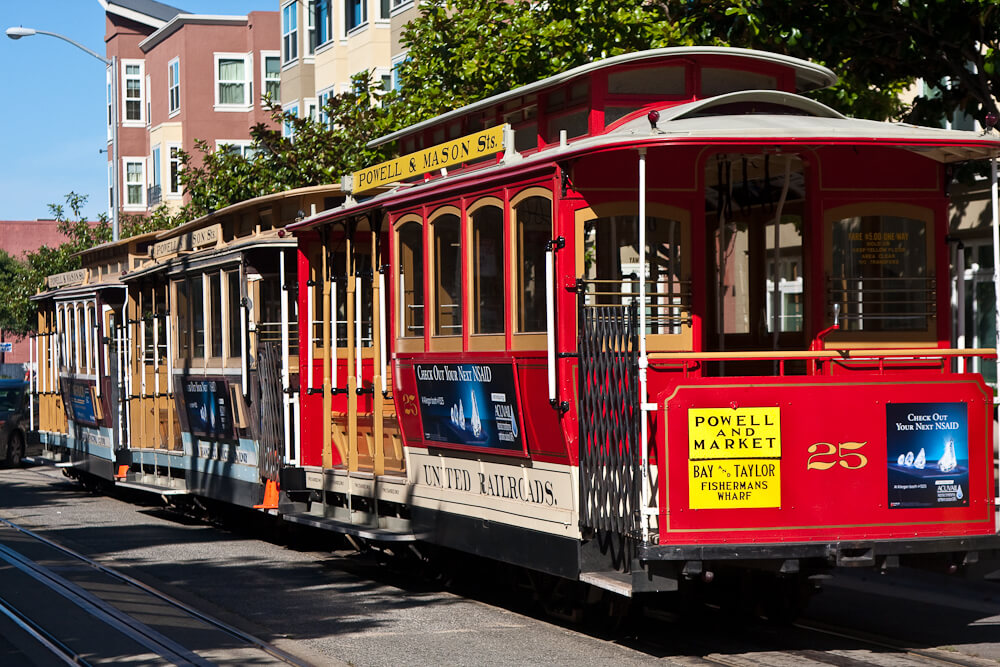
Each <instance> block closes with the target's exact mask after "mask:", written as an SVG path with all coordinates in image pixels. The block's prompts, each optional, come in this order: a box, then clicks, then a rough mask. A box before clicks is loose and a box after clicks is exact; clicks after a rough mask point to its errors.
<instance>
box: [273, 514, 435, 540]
mask: <svg viewBox="0 0 1000 667" xmlns="http://www.w3.org/2000/svg"><path fill="white" fill-rule="evenodd" d="M282 518H284V519H285V520H286V521H291V522H292V523H299V524H302V525H304V526H312V527H313V528H320V529H322V530H332V531H333V532H335V533H343V534H345V535H350V536H352V537H360V538H361V539H364V540H372V541H375V542H415V541H416V540H417V536H416V535H414V534H413V533H412V532H410V531H402V530H389V529H387V528H370V527H367V526H358V525H355V524H352V523H347V522H344V521H339V520H337V519H330V518H325V517H318V516H313V515H311V514H282Z"/></svg>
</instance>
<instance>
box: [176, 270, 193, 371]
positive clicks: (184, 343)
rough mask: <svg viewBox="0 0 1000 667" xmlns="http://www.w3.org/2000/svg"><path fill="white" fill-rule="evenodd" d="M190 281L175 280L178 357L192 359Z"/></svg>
mask: <svg viewBox="0 0 1000 667" xmlns="http://www.w3.org/2000/svg"><path fill="white" fill-rule="evenodd" d="M188 306H189V304H188V283H187V281H186V280H175V281H174V316H175V317H176V318H177V322H176V328H175V329H174V331H175V332H176V334H177V358H178V359H186V360H190V359H191V311H190V310H189V309H188Z"/></svg>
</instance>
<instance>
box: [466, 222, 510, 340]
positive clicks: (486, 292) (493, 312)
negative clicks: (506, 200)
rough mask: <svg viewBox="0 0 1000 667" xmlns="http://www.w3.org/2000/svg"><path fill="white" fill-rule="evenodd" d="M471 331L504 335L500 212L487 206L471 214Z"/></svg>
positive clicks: (502, 250)
mask: <svg viewBox="0 0 1000 667" xmlns="http://www.w3.org/2000/svg"><path fill="white" fill-rule="evenodd" d="M470 217H471V218H472V331H473V333H477V334H502V333H504V317H503V315H504V298H503V295H504V289H503V281H504V233H503V209H501V208H500V207H499V206H493V205H487V206H480V207H479V208H477V209H476V210H475V211H474V212H473V213H472V215H471V216H470Z"/></svg>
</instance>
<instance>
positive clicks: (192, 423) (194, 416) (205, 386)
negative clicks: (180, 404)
mask: <svg viewBox="0 0 1000 667" xmlns="http://www.w3.org/2000/svg"><path fill="white" fill-rule="evenodd" d="M183 388H184V413H185V415H186V416H187V422H188V429H189V430H190V431H191V433H192V434H194V435H198V436H201V437H203V438H211V439H213V440H222V439H230V438H232V437H233V420H232V414H233V413H232V410H231V406H230V399H229V383H228V382H226V381H225V380H208V379H203V380H185V381H184V384H183Z"/></svg>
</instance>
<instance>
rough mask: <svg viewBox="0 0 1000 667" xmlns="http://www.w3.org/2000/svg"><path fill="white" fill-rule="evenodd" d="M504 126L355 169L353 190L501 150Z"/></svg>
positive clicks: (502, 147) (394, 180) (364, 189)
mask: <svg viewBox="0 0 1000 667" xmlns="http://www.w3.org/2000/svg"><path fill="white" fill-rule="evenodd" d="M505 127H507V126H506V125H497V126H496V127H491V128H489V129H488V130H483V131H482V132H476V133H475V134H469V135H466V136H464V137H460V138H458V139H455V140H454V141H447V142H445V143H443V144H438V145H437V146H432V147H430V148H425V149H424V150H422V151H417V152H416V153H410V154H409V155H404V156H402V157H398V158H396V159H394V160H389V161H387V162H382V163H380V164H377V165H375V166H373V167H367V168H366V169H362V170H361V171H356V172H354V173H353V174H352V175H351V179H352V180H353V188H354V192H365V191H367V190H371V189H372V188H377V187H378V186H380V185H385V184H387V183H395V182H396V181H402V180H405V179H407V178H412V177H414V176H422V175H423V174H427V173H430V172H432V171H435V170H437V169H445V168H447V167H451V166H454V165H456V164H462V163H463V162H470V161H472V160H477V159H479V158H481V157H486V156H487V155H493V154H494V153H499V152H500V151H502V150H504V145H503V137H504V128H505Z"/></svg>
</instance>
